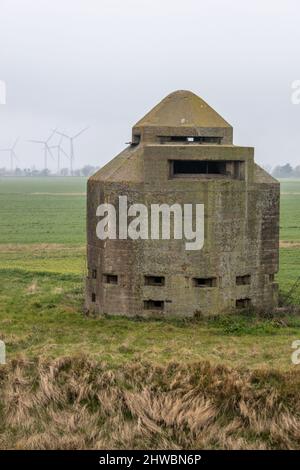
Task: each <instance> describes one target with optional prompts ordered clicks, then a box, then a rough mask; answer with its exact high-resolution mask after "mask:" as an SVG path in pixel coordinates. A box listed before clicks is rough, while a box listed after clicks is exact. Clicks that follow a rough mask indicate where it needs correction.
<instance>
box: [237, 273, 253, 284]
mask: <svg viewBox="0 0 300 470" xmlns="http://www.w3.org/2000/svg"><path fill="white" fill-rule="evenodd" d="M249 284H251V276H250V274H246V275H244V276H237V277H236V285H237V286H245V285H249Z"/></svg>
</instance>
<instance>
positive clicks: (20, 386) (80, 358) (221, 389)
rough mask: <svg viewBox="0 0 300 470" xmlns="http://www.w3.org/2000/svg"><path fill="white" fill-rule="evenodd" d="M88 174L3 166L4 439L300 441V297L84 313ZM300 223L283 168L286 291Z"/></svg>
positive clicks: (67, 444)
mask: <svg viewBox="0 0 300 470" xmlns="http://www.w3.org/2000/svg"><path fill="white" fill-rule="evenodd" d="M85 188H86V180H85V179H84V178H52V177H50V178H15V179H13V178H5V179H2V180H0V339H1V340H4V342H5V344H6V355H7V364H6V365H5V366H3V365H0V448H1V449H11V448H16V449H24V448H25V449H51V448H53V449H86V448H102V449H105V448H115V449H118V448H125V449H126V448H143V449H148V448H151V449H153V448H160V449H164V448H171V449H173V448H174V449H181V448H186V449H188V448H214V449H215V448H221V449H224V448H225V449H232V448H240V449H252V448H255V449H257V448H259V449H273V448H275V449H278V448H279V449H285V448H299V422H300V421H299V406H298V403H299V399H300V398H299V383H300V376H299V373H297V372H299V370H298V368H297V366H295V365H293V364H292V361H291V353H292V348H291V345H292V342H293V341H294V340H298V339H300V315H299V309H298V313H297V309H291V310H290V311H289V312H288V313H287V312H278V313H276V314H272V315H270V312H265V315H258V314H256V313H255V312H245V313H244V314H239V315H237V314H232V313H228V315H223V316H220V317H215V318H208V319H197V320H189V321H188V320H181V321H179V320H168V321H167V320H147V321H146V320H138V319H127V318H122V317H104V318H92V317H86V316H85V315H84V314H83V312H82V306H83V299H84V277H85V273H86V263H85V204H86V196H85ZM299 225H300V180H299V181H285V182H282V196H281V248H280V260H281V264H280V272H279V274H278V282H279V284H280V289H281V291H282V294H283V295H286V294H287V293H288V292H289V291H290V289H291V288H292V286H293V285H294V283H295V281H296V280H297V278H298V277H299V274H300V235H299V233H300V231H299ZM293 299H294V302H295V303H298V304H299V303H300V299H299V290H296V291H295V292H293ZM298 367H299V366H298Z"/></svg>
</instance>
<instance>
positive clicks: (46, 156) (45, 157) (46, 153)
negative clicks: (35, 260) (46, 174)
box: [28, 129, 56, 170]
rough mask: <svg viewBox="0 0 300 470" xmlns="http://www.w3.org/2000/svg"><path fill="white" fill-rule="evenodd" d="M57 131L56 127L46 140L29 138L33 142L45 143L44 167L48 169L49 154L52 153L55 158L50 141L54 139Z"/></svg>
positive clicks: (51, 155)
mask: <svg viewBox="0 0 300 470" xmlns="http://www.w3.org/2000/svg"><path fill="white" fill-rule="evenodd" d="M55 132H56V129H55V130H53V131H52V133H51V134H50V136H49V137H48V139H46V140H29V141H28V142H32V143H34V144H42V145H44V169H45V170H47V169H48V154H49V155H50V157H51V158H52V159H53V158H54V157H53V154H52V152H51V148H50V146H49V145H48V142H49V141H50V140H51V139H52V137H53V136H54V134H55Z"/></svg>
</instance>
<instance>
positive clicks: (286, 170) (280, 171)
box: [272, 163, 300, 178]
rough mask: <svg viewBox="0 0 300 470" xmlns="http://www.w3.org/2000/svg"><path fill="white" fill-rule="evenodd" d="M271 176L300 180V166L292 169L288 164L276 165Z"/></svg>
mask: <svg viewBox="0 0 300 470" xmlns="http://www.w3.org/2000/svg"><path fill="white" fill-rule="evenodd" d="M272 175H273V176H275V178H300V165H297V166H295V167H294V168H293V167H292V166H291V165H290V164H289V163H286V164H285V165H282V166H281V165H278V166H276V167H275V168H274V169H273V171H272Z"/></svg>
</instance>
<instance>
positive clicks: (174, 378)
mask: <svg viewBox="0 0 300 470" xmlns="http://www.w3.org/2000/svg"><path fill="white" fill-rule="evenodd" d="M0 383H1V420H0V422H1V423H2V424H1V428H0V446H1V448H2V449H9V448H14V449H91V448H95V449H140V448H143V449H191V448H202V449H204V448H205V449H214V448H216V449H297V448H299V446H300V400H299V398H300V396H299V395H300V372H299V371H296V372H294V373H291V372H285V373H283V372H276V371H271V370H268V371H251V372H250V371H248V370H246V369H241V370H238V369H230V368H227V367H225V366H212V365H210V364H209V363H207V362H202V363H195V364H187V365H183V364H175V363H173V364H172V363H171V364H168V365H166V366H156V365H153V364H148V363H143V364H141V363H129V364H126V365H123V366H120V367H118V368H111V367H109V366H108V365H107V364H105V363H103V362H102V363H101V362H97V361H93V360H91V359H89V358H88V357H73V358H71V357H65V358H59V359H56V360H51V361H50V360H37V359H36V360H33V361H29V360H28V359H18V360H13V361H12V362H11V363H9V364H8V365H7V366H2V367H1V369H0Z"/></svg>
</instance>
